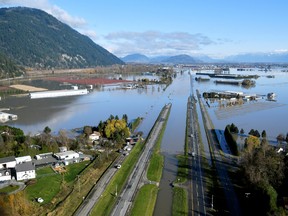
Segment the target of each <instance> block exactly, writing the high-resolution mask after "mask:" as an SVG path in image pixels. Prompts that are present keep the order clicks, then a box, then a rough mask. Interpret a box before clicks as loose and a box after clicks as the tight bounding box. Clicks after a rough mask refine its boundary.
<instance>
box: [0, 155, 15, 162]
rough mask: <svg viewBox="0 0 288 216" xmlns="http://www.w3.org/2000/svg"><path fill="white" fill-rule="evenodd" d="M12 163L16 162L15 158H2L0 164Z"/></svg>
mask: <svg viewBox="0 0 288 216" xmlns="http://www.w3.org/2000/svg"><path fill="white" fill-rule="evenodd" d="M12 161H16V160H15V156H9V157H4V158H0V163H7V162H12Z"/></svg>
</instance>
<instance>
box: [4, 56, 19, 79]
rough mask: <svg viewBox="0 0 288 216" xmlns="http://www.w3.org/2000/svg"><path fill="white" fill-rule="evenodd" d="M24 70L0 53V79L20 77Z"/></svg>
mask: <svg viewBox="0 0 288 216" xmlns="http://www.w3.org/2000/svg"><path fill="white" fill-rule="evenodd" d="M23 73H24V69H23V68H21V67H19V66H17V65H16V64H15V63H14V62H13V61H11V60H10V59H9V58H7V57H6V56H5V55H3V54H1V53H0V79H5V78H9V77H17V76H21V75H23Z"/></svg>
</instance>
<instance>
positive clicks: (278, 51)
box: [274, 49, 288, 53]
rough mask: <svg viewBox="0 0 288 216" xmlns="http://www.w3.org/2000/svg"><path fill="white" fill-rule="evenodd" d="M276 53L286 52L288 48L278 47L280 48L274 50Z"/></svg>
mask: <svg viewBox="0 0 288 216" xmlns="http://www.w3.org/2000/svg"><path fill="white" fill-rule="evenodd" d="M274 52H275V53H286V52H288V50H287V49H278V50H274Z"/></svg>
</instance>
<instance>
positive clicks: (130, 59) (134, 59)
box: [121, 53, 150, 63]
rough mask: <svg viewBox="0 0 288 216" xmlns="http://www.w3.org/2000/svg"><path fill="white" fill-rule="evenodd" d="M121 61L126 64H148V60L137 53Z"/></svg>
mask: <svg viewBox="0 0 288 216" xmlns="http://www.w3.org/2000/svg"><path fill="white" fill-rule="evenodd" d="M121 60H122V61H124V62H127V63H149V62H150V59H149V58H148V57H147V56H145V55H142V54H139V53H136V54H131V55H127V56H125V57H123V58H121Z"/></svg>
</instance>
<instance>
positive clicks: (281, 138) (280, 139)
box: [276, 133, 284, 142]
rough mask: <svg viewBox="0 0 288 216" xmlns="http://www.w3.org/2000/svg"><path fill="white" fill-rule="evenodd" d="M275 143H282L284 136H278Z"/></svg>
mask: <svg viewBox="0 0 288 216" xmlns="http://www.w3.org/2000/svg"><path fill="white" fill-rule="evenodd" d="M276 139H277V141H278V142H283V141H284V134H282V133H281V134H279V135H278V136H277V137H276Z"/></svg>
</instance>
